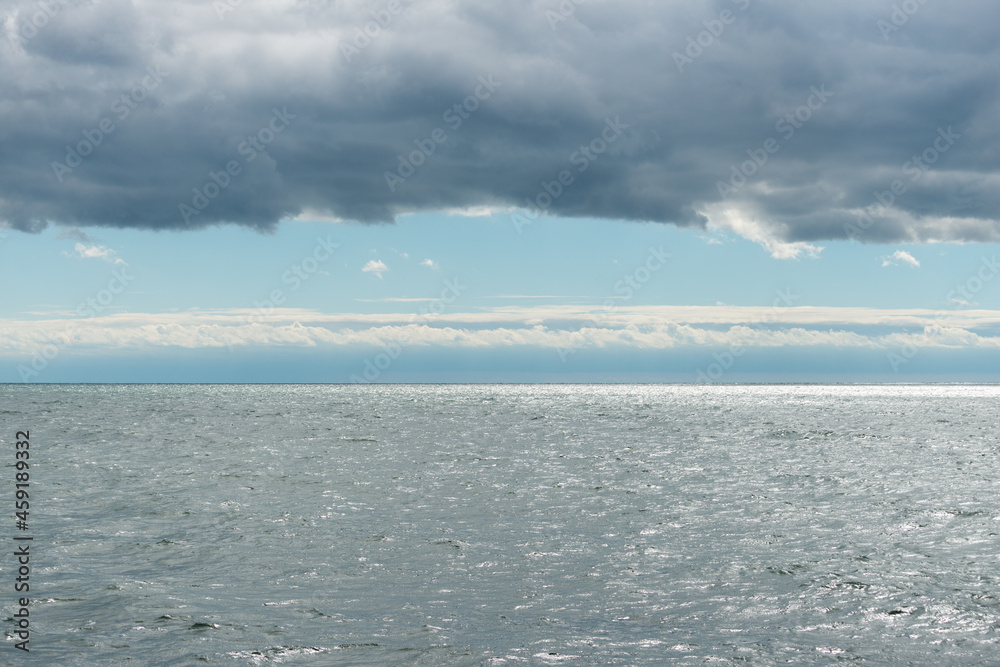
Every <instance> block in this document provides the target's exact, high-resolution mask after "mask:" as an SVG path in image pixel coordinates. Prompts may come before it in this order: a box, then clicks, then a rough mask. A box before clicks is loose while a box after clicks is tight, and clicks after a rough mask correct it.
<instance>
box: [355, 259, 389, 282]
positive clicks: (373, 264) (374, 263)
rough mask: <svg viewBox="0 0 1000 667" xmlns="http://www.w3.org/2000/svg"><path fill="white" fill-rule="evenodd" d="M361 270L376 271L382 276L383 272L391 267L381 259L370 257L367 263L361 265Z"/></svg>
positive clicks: (376, 273) (377, 274)
mask: <svg viewBox="0 0 1000 667" xmlns="http://www.w3.org/2000/svg"><path fill="white" fill-rule="evenodd" d="M361 270H362V271H364V272H365V273H374V274H375V275H376V276H378V277H379V278H381V277H382V274H383V273H385V272H386V271H388V270H389V267H388V266H386V265H385V262H383V261H382V260H381V259H370V260H368V263H367V264H365V265H364V266H363V267H361Z"/></svg>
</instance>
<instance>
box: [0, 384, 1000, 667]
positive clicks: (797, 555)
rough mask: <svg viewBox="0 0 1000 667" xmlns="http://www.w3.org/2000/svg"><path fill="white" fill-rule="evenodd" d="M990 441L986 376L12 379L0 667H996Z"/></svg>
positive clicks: (997, 556)
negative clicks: (27, 603)
mask: <svg viewBox="0 0 1000 667" xmlns="http://www.w3.org/2000/svg"><path fill="white" fill-rule="evenodd" d="M998 424H1000V387H997V386H993V385H906V386H899V385H897V386H864V385H766V386H705V385H700V386H683V385H396V386H385V385H383V386H378V385H370V386H361V385H329V386H322V385H229V386H224V385H0V428H2V431H0V440H2V443H0V444H2V450H0V451H2V458H3V460H4V465H3V467H2V470H3V472H2V473H0V475H2V478H0V484H2V486H3V488H6V489H7V491H6V492H4V493H3V494H2V496H0V503H3V504H4V505H7V506H8V507H5V508H4V511H3V512H2V514H3V516H6V517H8V518H7V519H5V520H4V521H3V524H2V525H0V540H3V543H4V544H5V545H6V546H4V548H3V549H2V551H3V553H4V554H6V555H4V556H2V557H0V568H2V569H0V591H2V593H0V605H2V618H3V625H4V627H5V633H6V635H7V641H6V643H5V644H3V645H0V652H2V655H0V664H39V665H60V666H62V665H88V666H89V665H125V664H129V665H188V664H191V665H195V664H206V663H207V664H216V665H255V664H285V665H662V664H703V663H706V662H710V663H718V664H746V663H750V664H764V665H767V664H778V663H793V664H830V663H840V662H851V663H854V664H872V665H875V664H915V665H976V664H980V665H987V664H997V663H998V662H1000V634H998V630H1000V535H998V533H1000V439H998V432H997V429H998ZM18 430H30V435H31V438H30V442H31V469H30V471H31V514H30V519H31V521H30V528H29V530H28V531H27V534H30V535H31V536H33V537H34V540H33V542H32V547H31V549H32V561H31V565H32V571H31V584H30V585H31V593H30V597H31V600H32V602H31V607H30V615H31V616H30V618H31V631H32V635H31V642H30V647H31V652H30V653H29V654H24V653H23V652H21V651H17V650H15V649H14V646H13V643H14V642H13V640H12V637H11V633H12V630H13V629H14V619H13V617H12V614H13V612H14V610H15V606H14V603H15V601H16V594H15V593H14V590H13V582H14V577H15V572H14V571H13V568H14V567H15V565H14V563H13V560H14V559H13V557H12V555H11V554H12V553H13V550H14V548H13V545H14V544H15V542H13V540H12V538H13V537H14V536H15V535H16V534H18V533H19V532H20V531H17V530H16V529H15V527H14V517H13V513H14V507H13V505H14V498H13V488H14V487H13V485H14V474H15V469H14V467H13V461H14V456H13V452H14V436H15V433H16V431H18Z"/></svg>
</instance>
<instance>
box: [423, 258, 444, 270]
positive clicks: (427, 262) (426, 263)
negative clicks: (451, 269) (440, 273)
mask: <svg viewBox="0 0 1000 667" xmlns="http://www.w3.org/2000/svg"><path fill="white" fill-rule="evenodd" d="M420 266H426V267H427V268H428V269H437V268H440V267H438V263H437V262H435V261H434V260H433V259H425V260H424V261H422V262H420Z"/></svg>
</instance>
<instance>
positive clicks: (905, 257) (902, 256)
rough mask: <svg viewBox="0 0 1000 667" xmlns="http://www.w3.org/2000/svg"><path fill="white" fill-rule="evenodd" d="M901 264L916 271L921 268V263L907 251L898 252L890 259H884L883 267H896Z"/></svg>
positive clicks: (890, 256)
mask: <svg viewBox="0 0 1000 667" xmlns="http://www.w3.org/2000/svg"><path fill="white" fill-rule="evenodd" d="M899 262H903V263H905V264H909V265H910V266H912V267H913V268H915V269H917V268H920V262H918V261H917V259H916V258H915V257H914V256H913V255H911V254H910V253H908V252H906V251H905V250H897V251H896V252H894V253H892V254H891V255H889V256H888V257H883V258H882V266H895V265H896V264H898V263H899Z"/></svg>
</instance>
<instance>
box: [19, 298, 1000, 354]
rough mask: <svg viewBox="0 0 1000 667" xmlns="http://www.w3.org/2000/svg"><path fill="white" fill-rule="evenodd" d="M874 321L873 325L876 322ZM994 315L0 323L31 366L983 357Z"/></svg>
mask: <svg viewBox="0 0 1000 667" xmlns="http://www.w3.org/2000/svg"><path fill="white" fill-rule="evenodd" d="M872 325H878V326H874V327H873V326H872ZM997 332H1000V311H994V310H971V309H970V310H961V311H949V312H947V313H940V312H935V311H930V310H920V309H900V310H877V309H866V308H814V307H794V306H793V307H782V308H771V309H764V308H756V309H755V308H746V307H730V306H671V307H660V308H652V307H645V308H644V307H624V306H623V307H619V308H614V309H613V310H611V311H607V310H603V311H602V310H598V309H594V308H589V307H586V306H552V307H545V306H542V307H537V308H508V309H504V308H498V309H488V310H485V311H479V310H477V311H474V312H454V313H453V312H446V313H443V314H441V315H437V316H435V317H434V318H428V317H420V316H418V315H416V314H415V313H412V312H411V313H372V314H361V313H319V312H315V311H311V310H306V309H297V308H275V309H273V310H270V311H268V312H266V313H265V312H261V311H259V310H255V309H234V310H220V311H188V312H181V313H116V314H110V315H102V316H98V317H92V318H82V319H81V318H73V317H58V318H52V319H33V320H12V319H0V354H4V355H19V356H25V357H27V358H30V357H31V356H32V355H34V354H36V353H38V350H39V349H41V347H42V346H45V345H51V344H52V343H53V342H55V343H56V344H57V345H58V346H59V347H60V349H62V348H66V349H72V350H78V351H105V352H111V351H115V350H123V349H125V350H149V349H157V348H164V347H178V348H188V349H197V348H201V349H204V348H221V347H227V346H232V347H256V346H262V347H289V346H290V347H327V348H329V347H360V346H380V345H383V344H385V343H387V342H390V341H397V342H399V341H405V342H406V343H407V344H410V345H418V346H440V347H450V348H454V347H462V348H479V349H490V348H493V349H496V348H507V347H512V346H524V347H536V348H541V349H555V348H559V347H572V348H574V349H576V348H610V347H617V348H622V349H624V348H629V349H639V350H663V349H670V348H678V347H704V348H719V347H728V346H742V347H746V348H751V347H758V348H778V347H815V346H822V347H838V348H855V349H900V348H902V347H903V346H905V345H912V346H914V347H916V348H919V349H923V348H951V349H973V348H977V349H982V348H998V347H1000V335H997Z"/></svg>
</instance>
